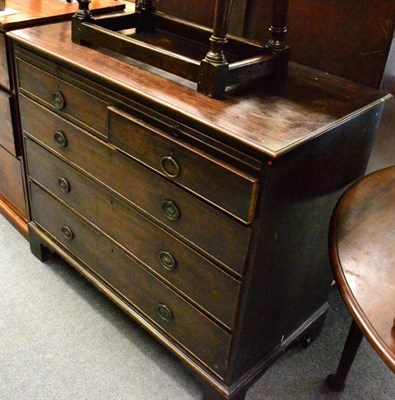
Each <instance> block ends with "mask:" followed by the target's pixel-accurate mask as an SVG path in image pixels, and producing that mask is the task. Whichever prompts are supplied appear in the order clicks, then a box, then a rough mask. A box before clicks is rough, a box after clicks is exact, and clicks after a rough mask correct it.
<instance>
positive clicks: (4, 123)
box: [0, 90, 17, 157]
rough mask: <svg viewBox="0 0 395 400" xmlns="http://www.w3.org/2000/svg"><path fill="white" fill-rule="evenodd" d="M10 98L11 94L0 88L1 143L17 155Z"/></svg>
mask: <svg viewBox="0 0 395 400" xmlns="http://www.w3.org/2000/svg"><path fill="white" fill-rule="evenodd" d="M10 100H11V96H9V95H8V94H7V93H5V92H3V91H2V90H0V116H1V127H0V145H1V146H3V147H4V148H5V149H6V150H7V151H9V152H10V153H11V154H12V155H14V156H15V157H16V156H17V153H16V146H15V138H14V129H13V125H12V108H11V107H12V106H11V102H10Z"/></svg>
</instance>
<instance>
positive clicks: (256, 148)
mask: <svg viewBox="0 0 395 400" xmlns="http://www.w3.org/2000/svg"><path fill="white" fill-rule="evenodd" d="M70 28H71V24H70V23H59V24H52V25H49V26H46V27H35V28H27V29H22V30H18V31H14V32H11V33H9V34H8V35H10V36H11V37H12V39H14V40H15V41H17V42H19V43H20V44H22V45H28V46H29V47H31V48H34V49H35V50H37V51H39V52H40V53H42V54H44V55H45V56H47V57H50V58H51V59H54V60H55V61H57V62H60V63H61V64H64V65H67V66H68V67H70V68H72V69H73V68H77V69H78V71H79V72H80V73H81V72H82V73H83V74H86V75H87V76H88V77H95V78H96V79H98V80H99V81H100V83H105V84H106V85H109V86H110V87H114V88H117V89H118V90H119V89H122V90H124V91H125V92H127V93H128V95H130V96H131V97H134V98H135V99H137V100H138V101H140V102H144V103H146V104H154V105H155V107H162V109H163V108H164V109H165V110H166V114H168V115H173V116H176V117H179V118H184V119H185V118H188V121H191V123H193V124H196V125H197V126H198V128H199V129H207V130H212V131H214V132H215V134H216V135H217V137H220V140H222V141H225V142H228V143H231V144H234V143H237V144H240V145H242V146H243V147H244V148H248V149H250V150H251V151H253V152H255V153H256V152H258V153H263V154H265V155H268V156H271V157H277V156H280V155H281V154H283V153H285V152H287V151H289V150H291V149H292V148H294V147H296V146H298V145H299V144H301V143H304V142H306V141H307V140H310V139H311V138H313V137H316V136H318V135H320V134H321V133H323V132H325V131H327V130H329V129H330V128H332V127H333V126H335V125H338V124H339V123H341V122H342V120H344V121H345V120H346V119H348V118H350V117H351V116H353V115H356V114H358V113H359V112H361V111H362V110H365V109H366V108H367V107H368V106H369V105H370V106H372V105H374V104H376V103H377V102H378V101H381V100H382V99H383V98H385V95H384V94H383V93H380V92H378V91H377V90H374V89H370V88H368V87H364V86H361V85H357V84H355V83H353V82H350V81H346V80H343V79H340V78H336V77H333V76H331V75H329V74H325V73H322V72H319V71H316V70H313V69H310V68H307V67H303V66H301V65H297V64H293V63H291V65H290V68H289V72H288V75H287V78H286V79H285V80H279V79H267V80H263V81H258V82H252V83H251V84H249V85H247V86H243V87H238V88H235V89H232V90H231V91H229V92H228V93H227V95H226V97H225V99H223V100H215V99H210V98H207V97H206V96H203V95H200V94H198V93H195V91H194V90H191V89H190V88H188V87H185V85H183V84H180V82H174V81H172V80H170V79H167V78H164V77H162V76H159V72H158V73H156V72H155V73H152V72H150V71H146V70H144V69H143V68H140V67H141V65H140V67H139V66H136V65H133V60H131V59H128V60H127V61H128V62H126V63H125V58H124V57H123V58H122V59H120V58H117V56H116V55H114V54H111V55H108V54H104V53H102V52H100V51H98V50H95V49H90V48H87V47H84V46H81V45H77V44H74V43H72V41H71V34H70Z"/></svg>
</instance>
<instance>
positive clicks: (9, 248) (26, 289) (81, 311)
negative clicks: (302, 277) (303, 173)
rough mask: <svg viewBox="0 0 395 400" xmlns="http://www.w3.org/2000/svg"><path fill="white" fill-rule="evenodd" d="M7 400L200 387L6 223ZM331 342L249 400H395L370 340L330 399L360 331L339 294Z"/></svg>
mask: <svg viewBox="0 0 395 400" xmlns="http://www.w3.org/2000/svg"><path fill="white" fill-rule="evenodd" d="M0 256H1V257H0V273H1V275H0V286H1V293H0V296H1V303H0V306H1V318H0V345H1V348H0V350H1V352H0V356H1V359H0V361H1V364H0V368H1V371H0V374H1V380H0V399H1V400H62V399H67V400H69V399H70V400H113V399H114V400H124V399H125V400H126V399H129V400H198V399H201V398H202V396H203V392H202V388H201V386H200V384H199V381H198V380H197V379H196V378H195V377H194V376H193V375H192V374H191V373H190V372H189V370H188V368H187V367H185V366H184V365H183V364H182V363H181V362H179V361H178V360H177V359H176V358H175V357H174V356H173V355H172V354H170V353H169V352H168V351H167V350H165V349H164V348H163V347H162V346H161V345H160V344H158V343H157V342H156V341H155V340H154V339H152V338H151V337H150V336H149V335H148V334H147V333H146V332H145V331H144V330H143V329H141V328H140V327H138V326H137V324H136V323H134V321H132V320H131V319H130V318H129V317H128V316H127V315H126V314H124V313H123V312H122V311H121V310H119V309H118V308H117V307H116V306H115V305H113V304H112V303H111V302H110V301H109V300H108V299H107V298H106V297H105V296H104V295H102V294H101V293H100V292H99V291H98V290H96V289H95V288H94V287H93V286H92V285H91V284H90V283H88V282H87V281H86V280H85V279H84V278H82V277H81V276H80V275H79V274H78V273H77V272H76V271H75V270H74V269H73V268H72V267H70V266H68V265H67V264H66V263H65V262H64V261H62V260H61V259H60V258H57V257H53V258H51V259H50V261H48V262H47V263H45V264H43V263H41V262H40V261H38V260H37V259H36V258H34V256H33V255H32V254H31V253H30V249H29V245H28V242H27V241H26V240H25V239H23V237H22V236H20V235H19V233H18V232H17V231H16V230H15V229H14V228H12V227H11V225H10V224H9V223H8V222H7V221H6V220H5V219H4V218H3V217H2V216H0ZM330 303H331V310H330V312H329V315H328V318H327V320H326V323H325V326H324V330H323V332H322V334H321V336H320V337H319V338H318V339H317V340H316V341H315V342H314V343H313V344H312V345H311V346H310V347H309V348H308V349H306V350H304V349H302V348H299V347H297V348H293V349H291V350H290V351H289V352H287V353H286V354H285V355H284V356H283V358H282V359H280V360H279V361H278V362H277V363H276V364H275V365H274V366H273V367H272V368H271V369H269V371H268V372H267V373H266V374H265V375H264V376H263V377H262V378H261V379H260V380H259V381H258V382H257V383H256V384H255V385H254V386H253V387H252V388H251V389H250V390H249V392H248V394H247V400H264V399H266V400H324V399H325V400H333V399H341V400H351V399H353V400H354V399H355V400H370V399H371V400H392V399H395V379H394V375H393V374H392V373H391V372H390V370H389V368H387V366H386V365H385V364H384V363H383V361H381V359H380V358H379V357H378V355H376V353H375V352H374V350H373V349H372V348H371V347H370V346H369V345H368V344H367V343H366V342H365V341H364V343H363V345H362V347H361V349H360V352H359V353H358V356H357V359H356V361H355V364H354V366H353V369H352V371H351V374H350V377H349V381H348V386H347V388H346V389H345V391H344V392H343V393H342V394H332V393H328V392H327V390H326V389H325V387H324V386H323V380H324V378H325V377H326V375H327V374H328V373H330V372H333V371H334V370H335V368H336V366H337V362H338V359H339V356H340V352H341V350H342V347H343V343H344V340H345V337H346V334H347V331H348V327H349V324H350V321H351V319H350V316H349V314H348V312H347V310H346V309H345V307H344V305H343V303H342V300H341V299H340V297H339V295H338V293H337V292H336V291H334V292H333V293H332V294H331V297H330Z"/></svg>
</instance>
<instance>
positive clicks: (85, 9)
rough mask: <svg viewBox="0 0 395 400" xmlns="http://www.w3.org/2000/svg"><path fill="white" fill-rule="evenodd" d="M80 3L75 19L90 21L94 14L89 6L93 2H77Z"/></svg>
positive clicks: (85, 0) (88, 0)
mask: <svg viewBox="0 0 395 400" xmlns="http://www.w3.org/2000/svg"><path fill="white" fill-rule="evenodd" d="M77 1H78V10H77V11H76V13H75V14H74V17H76V18H78V19H80V20H82V21H89V20H90V19H92V13H91V10H90V9H89V4H90V3H91V1H92V0H77Z"/></svg>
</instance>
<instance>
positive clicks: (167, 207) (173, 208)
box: [162, 200, 181, 221]
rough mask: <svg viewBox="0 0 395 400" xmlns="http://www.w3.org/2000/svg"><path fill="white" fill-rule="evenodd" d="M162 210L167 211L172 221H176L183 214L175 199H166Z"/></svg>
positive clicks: (167, 215) (166, 213)
mask: <svg viewBox="0 0 395 400" xmlns="http://www.w3.org/2000/svg"><path fill="white" fill-rule="evenodd" d="M162 210H163V212H164V213H165V215H166V217H167V218H168V219H170V220H171V221H176V220H177V219H179V218H180V216H181V213H180V210H179V209H178V207H177V204H176V203H175V202H174V201H173V200H165V201H164V202H163V203H162Z"/></svg>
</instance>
